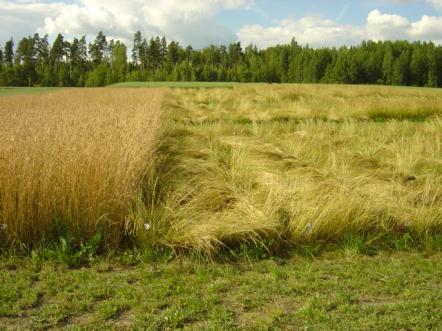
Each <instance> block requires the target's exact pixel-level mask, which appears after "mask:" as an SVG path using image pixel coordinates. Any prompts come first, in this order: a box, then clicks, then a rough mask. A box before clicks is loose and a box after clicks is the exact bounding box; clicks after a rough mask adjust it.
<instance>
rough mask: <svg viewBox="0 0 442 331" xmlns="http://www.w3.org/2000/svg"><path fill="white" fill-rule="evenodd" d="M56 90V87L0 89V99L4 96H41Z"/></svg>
mask: <svg viewBox="0 0 442 331" xmlns="http://www.w3.org/2000/svg"><path fill="white" fill-rule="evenodd" d="M56 90H57V88H56V87H0V97H1V96H6V95H22V94H41V93H47V92H50V91H56Z"/></svg>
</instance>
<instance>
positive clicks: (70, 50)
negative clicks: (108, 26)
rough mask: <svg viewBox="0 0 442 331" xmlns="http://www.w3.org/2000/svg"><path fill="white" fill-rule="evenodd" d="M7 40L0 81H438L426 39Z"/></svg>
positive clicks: (434, 50) (441, 57) (441, 83)
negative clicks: (315, 44)
mask: <svg viewBox="0 0 442 331" xmlns="http://www.w3.org/2000/svg"><path fill="white" fill-rule="evenodd" d="M14 46H15V43H14V41H13V40H12V39H10V40H8V41H6V42H5V43H4V47H0V86H78V87H82V86H104V85H108V84H113V83H117V82H124V81H219V82H221V81H231V82H269V83H346V84H384V85H409V86H427V87H442V47H441V46H438V45H435V44H433V43H432V42H413V43H411V42H408V41H379V42H374V41H364V42H362V43H361V44H360V45H358V46H352V47H340V48H330V47H329V48H311V47H309V46H308V45H305V46H301V45H299V44H298V43H297V42H296V41H295V40H294V39H293V40H292V42H291V43H289V44H286V45H277V46H274V47H269V48H266V49H261V50H259V49H258V48H257V47H256V46H255V45H248V46H246V47H245V48H244V47H243V46H242V45H241V43H239V42H235V43H232V44H230V45H226V46H225V45H210V46H208V47H206V48H203V49H199V50H196V49H194V48H193V47H192V46H191V45H188V46H185V47H183V46H182V45H180V44H179V43H178V42H176V41H170V42H168V41H167V40H166V38H165V37H159V36H152V37H151V38H145V37H143V34H142V33H141V32H140V31H137V32H136V33H135V34H134V39H133V45H132V50H131V52H130V55H131V56H130V57H131V59H130V60H128V57H127V54H128V51H127V47H126V45H125V44H124V43H122V42H121V41H118V40H117V41H115V40H113V39H111V40H109V41H108V40H107V38H106V36H105V35H104V33H103V32H101V31H100V32H99V33H98V35H97V37H96V38H95V40H94V41H93V42H92V43H89V44H88V43H87V41H86V37H85V36H83V37H81V38H74V39H73V40H72V41H70V42H69V41H66V40H65V38H64V37H63V35H61V34H58V35H57V37H56V38H55V40H54V42H53V43H52V45H50V43H49V41H48V36H47V35H46V36H43V37H41V36H39V35H38V34H34V35H33V36H29V37H25V38H22V39H21V40H19V41H18V43H17V47H14Z"/></svg>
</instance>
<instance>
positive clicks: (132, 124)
mask: <svg viewBox="0 0 442 331" xmlns="http://www.w3.org/2000/svg"><path fill="white" fill-rule="evenodd" d="M162 98H163V92H162V91H160V90H132V89H118V90H117V89H115V90H110V89H93V90H92V89H91V90H88V89H81V90H74V89H72V90H63V91H61V92H57V93H50V94H44V95H32V96H10V97H2V98H0V142H1V144H0V223H1V224H2V228H3V231H2V232H3V239H4V238H5V236H4V234H5V232H6V241H7V242H8V243H21V244H26V245H32V244H37V243H41V242H42V241H43V242H44V241H51V240H58V238H59V236H62V235H63V236H65V235H70V236H73V237H74V238H76V239H78V240H81V241H83V240H88V239H90V238H91V237H92V236H94V235H95V234H97V233H101V235H102V236H103V238H104V239H105V241H104V242H105V243H106V244H107V245H109V246H113V245H118V244H119V243H120V242H121V240H122V239H123V238H124V237H125V235H127V234H130V233H133V232H134V231H136V230H137V227H138V228H139V227H140V226H142V224H143V223H142V222H143V220H139V219H138V220H137V219H136V218H135V217H134V216H133V215H134V208H138V207H139V206H140V205H142V204H140V203H139V201H143V200H145V199H146V195H148V194H149V192H147V191H148V190H147V191H146V180H148V177H149V176H150V173H151V172H152V158H153V153H154V151H155V149H156V147H157V145H158V139H159V136H160V134H161V129H162V112H161V109H160V106H161V102H162ZM134 206H135V207H134ZM0 231H1V230H0ZM1 237H2V236H1V234H0V238H1ZM114 247H115V246H114Z"/></svg>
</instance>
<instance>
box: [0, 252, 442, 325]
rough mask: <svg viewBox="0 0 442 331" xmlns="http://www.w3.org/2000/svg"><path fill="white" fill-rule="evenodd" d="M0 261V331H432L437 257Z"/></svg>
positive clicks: (440, 294) (439, 296)
mask: <svg viewBox="0 0 442 331" xmlns="http://www.w3.org/2000/svg"><path fill="white" fill-rule="evenodd" d="M121 260H122V258H121V257H120V261H116V260H100V261H96V262H95V263H93V264H92V265H90V266H89V267H83V268H80V269H66V267H65V266H63V265H60V264H58V263H54V262H43V263H37V262H33V261H31V260H26V259H25V260H23V259H14V258H2V259H1V260H0V270H1V271H2V272H1V273H0V329H2V328H3V329H16V328H17V327H20V328H22V329H47V328H50V327H56V328H63V329H71V330H80V329H81V330H84V329H94V330H97V329H102V330H106V329H109V328H111V329H148V330H167V329H168V330H172V329H184V330H235V329H237V330H305V329H309V330H344V329H346V330H349V329H351V330H400V329H401V330H437V329H440V328H441V327H442V310H441V307H440V302H441V301H442V286H441V283H440V279H441V278H442V255H441V254H440V253H434V254H430V255H425V254H423V253H419V252H395V253H391V252H390V253H386V252H385V253H382V252H381V253H379V254H378V255H376V256H373V257H369V256H365V255H359V254H353V253H352V252H351V251H337V252H334V253H328V254H326V255H324V256H318V257H315V258H312V257H305V256H301V255H293V256H292V257H291V258H287V259H269V260H263V261H258V262H242V263H230V264H221V263H212V264H199V263H195V262H189V261H176V262H173V263H160V264H155V263H154V264H151V263H137V264H131V263H128V262H129V260H126V261H121Z"/></svg>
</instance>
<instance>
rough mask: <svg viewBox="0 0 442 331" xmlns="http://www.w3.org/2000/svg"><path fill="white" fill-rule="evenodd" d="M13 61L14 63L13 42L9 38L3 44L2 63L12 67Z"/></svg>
mask: <svg viewBox="0 0 442 331" xmlns="http://www.w3.org/2000/svg"><path fill="white" fill-rule="evenodd" d="M13 61H14V40H13V39H12V38H11V39H10V40H8V41H7V42H6V43H5V52H4V54H3V62H4V63H5V64H6V65H8V66H12V65H13Z"/></svg>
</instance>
